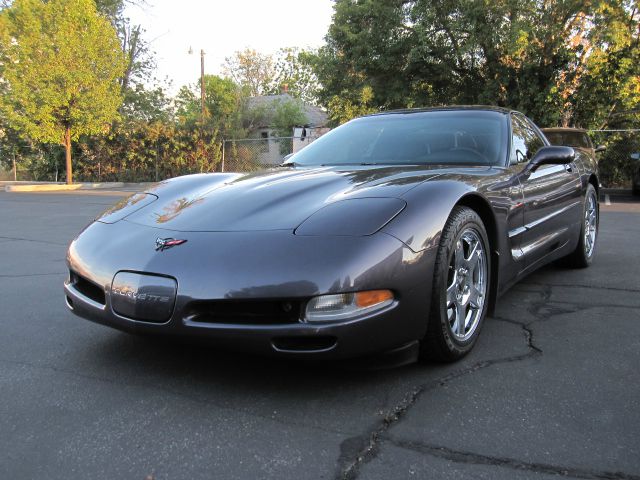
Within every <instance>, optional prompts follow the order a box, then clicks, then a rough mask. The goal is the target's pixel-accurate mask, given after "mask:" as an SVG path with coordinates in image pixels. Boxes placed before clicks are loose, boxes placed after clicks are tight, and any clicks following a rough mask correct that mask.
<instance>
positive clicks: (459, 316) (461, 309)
mask: <svg viewBox="0 0 640 480" xmlns="http://www.w3.org/2000/svg"><path fill="white" fill-rule="evenodd" d="M466 319H467V308H466V306H465V305H462V304H460V303H456V321H457V323H458V325H457V327H458V328H457V330H456V333H457V334H458V335H460V336H463V335H464V332H465V327H466Z"/></svg>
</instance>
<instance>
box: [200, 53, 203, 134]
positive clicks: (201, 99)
mask: <svg viewBox="0 0 640 480" xmlns="http://www.w3.org/2000/svg"><path fill="white" fill-rule="evenodd" d="M200 107H201V109H202V112H201V115H202V124H203V125H204V50H202V49H201V50H200Z"/></svg>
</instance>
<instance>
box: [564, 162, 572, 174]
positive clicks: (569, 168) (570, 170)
mask: <svg viewBox="0 0 640 480" xmlns="http://www.w3.org/2000/svg"><path fill="white" fill-rule="evenodd" d="M564 169H565V170H566V171H567V172H569V173H571V172H573V165H571V164H570V163H565V164H564Z"/></svg>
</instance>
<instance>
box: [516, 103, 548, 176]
mask: <svg viewBox="0 0 640 480" xmlns="http://www.w3.org/2000/svg"><path fill="white" fill-rule="evenodd" d="M511 129H512V138H511V159H510V163H511V164H515V163H524V162H528V161H529V160H531V158H533V156H534V155H535V154H536V152H537V151H538V149H539V148H540V147H543V146H544V140H542V138H541V137H540V135H538V132H536V131H535V130H534V128H533V127H532V126H531V124H530V123H529V122H528V121H527V119H526V118H524V117H522V116H520V115H515V114H514V115H511Z"/></svg>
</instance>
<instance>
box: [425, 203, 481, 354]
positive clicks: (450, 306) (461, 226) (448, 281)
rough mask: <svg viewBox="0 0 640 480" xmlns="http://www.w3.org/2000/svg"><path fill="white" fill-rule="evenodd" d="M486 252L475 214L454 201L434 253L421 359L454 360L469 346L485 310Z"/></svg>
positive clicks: (475, 338)
mask: <svg viewBox="0 0 640 480" xmlns="http://www.w3.org/2000/svg"><path fill="white" fill-rule="evenodd" d="M490 258H491V255H490V250H489V240H488V238H487V232H486V230H485V227H484V224H483V223H482V220H481V219H480V217H479V216H478V214H477V213H476V212H475V211H473V210H471V209H470V208H467V207H461V206H458V207H455V208H454V209H453V212H451V215H450V216H449V219H448V220H447V223H446V225H445V227H444V229H443V231H442V236H441V238H440V245H439V246H438V252H437V254H436V264H435V269H434V279H433V288H432V292H431V311H430V313H429V320H428V325H427V333H426V335H425V337H424V339H423V340H422V342H421V344H420V358H421V359H429V360H435V361H438V362H452V361H455V360H458V359H460V358H462V357H464V356H465V355H466V354H467V353H469V352H470V351H471V349H472V348H473V346H474V345H475V343H476V340H477V338H478V335H479V334H480V329H481V327H482V323H483V321H484V317H485V315H486V312H487V300H488V298H489V286H490V284H491V283H490V281H491V262H490Z"/></svg>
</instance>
